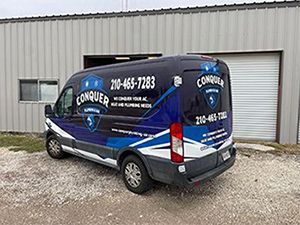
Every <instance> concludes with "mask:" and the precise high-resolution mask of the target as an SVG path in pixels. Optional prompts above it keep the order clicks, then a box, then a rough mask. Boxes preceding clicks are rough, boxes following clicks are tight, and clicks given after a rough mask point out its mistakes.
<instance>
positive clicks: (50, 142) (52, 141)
mask: <svg viewBox="0 0 300 225" xmlns="http://www.w3.org/2000/svg"><path fill="white" fill-rule="evenodd" d="M46 148H47V152H48V154H49V155H50V156H51V157H52V158H54V159H62V158H64V157H65V156H66V153H65V152H64V151H63V150H62V148H61V144H60V142H59V140H58V139H57V138H56V136H55V135H51V136H50V137H48V139H47V141H46Z"/></svg>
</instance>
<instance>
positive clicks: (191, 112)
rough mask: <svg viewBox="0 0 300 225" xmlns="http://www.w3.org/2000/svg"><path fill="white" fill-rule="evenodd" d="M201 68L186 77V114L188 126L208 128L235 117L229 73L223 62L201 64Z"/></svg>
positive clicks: (184, 109) (184, 90) (184, 89)
mask: <svg viewBox="0 0 300 225" xmlns="http://www.w3.org/2000/svg"><path fill="white" fill-rule="evenodd" d="M198 65H199V66H198V68H197V69H195V68H192V69H190V70H186V71H185V72H184V73H183V80H184V82H183V87H182V88H183V96H184V97H183V101H182V110H183V116H184V122H185V123H187V124H190V125H208V124H209V123H212V122H216V121H219V120H223V119H226V118H227V114H228V113H231V109H232V103H231V88H230V78H229V71H228V68H227V66H226V65H225V64H223V63H220V62H202V63H201V62H200V61H199V64H198Z"/></svg>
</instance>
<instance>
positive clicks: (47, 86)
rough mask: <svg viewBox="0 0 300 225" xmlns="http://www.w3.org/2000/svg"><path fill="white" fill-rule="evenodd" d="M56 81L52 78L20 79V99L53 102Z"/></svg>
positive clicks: (56, 89)
mask: <svg viewBox="0 0 300 225" xmlns="http://www.w3.org/2000/svg"><path fill="white" fill-rule="evenodd" d="M57 96H58V83H57V81H54V80H32V79H30V80H27V79H26V80H25V79H24V80H20V101H25V102H26V101H29V102H55V101H56V99H57Z"/></svg>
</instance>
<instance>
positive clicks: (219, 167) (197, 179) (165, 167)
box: [147, 146, 236, 187]
mask: <svg viewBox="0 0 300 225" xmlns="http://www.w3.org/2000/svg"><path fill="white" fill-rule="evenodd" d="M227 149H228V150H229V151H230V154H231V157H230V158H229V159H228V160H226V161H225V162H224V161H222V162H220V158H219V157H218V160H217V163H216V166H215V167H214V168H212V169H209V170H207V171H205V172H203V173H200V174H197V175H195V174H194V173H193V176H191V173H192V172H193V171H188V170H187V171H186V172H183V173H181V172H179V170H178V167H179V166H183V165H184V166H185V168H189V169H190V170H193V168H192V167H189V166H188V164H189V163H190V161H189V162H185V163H181V164H178V163H172V162H170V160H167V159H162V158H157V157H147V161H148V165H149V167H150V168H149V169H150V176H151V177H152V179H154V180H157V181H160V182H163V183H166V184H172V185H176V186H181V187H190V186H194V185H198V184H200V183H202V182H205V181H207V180H209V179H211V178H214V177H216V176H218V175H220V174H221V173H223V172H224V171H226V170H227V169H229V168H230V167H231V166H233V164H234V162H235V159H236V148H235V147H233V146H230V147H228V148H226V149H222V150H221V151H224V150H227ZM217 154H219V153H217ZM196 160H197V161H198V160H199V162H200V163H205V157H204V158H201V159H196ZM193 161H194V160H193ZM207 163H211V161H209V162H207ZM195 169H196V168H195Z"/></svg>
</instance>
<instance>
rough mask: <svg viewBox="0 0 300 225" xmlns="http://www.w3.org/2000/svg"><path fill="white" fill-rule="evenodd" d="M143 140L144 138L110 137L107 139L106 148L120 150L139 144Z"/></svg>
mask: <svg viewBox="0 0 300 225" xmlns="http://www.w3.org/2000/svg"><path fill="white" fill-rule="evenodd" d="M142 139H143V138H134V137H110V138H107V142H106V146H108V147H112V148H118V149H120V148H123V147H126V146H129V145H131V144H133V143H135V142H138V141H140V140H142Z"/></svg>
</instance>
